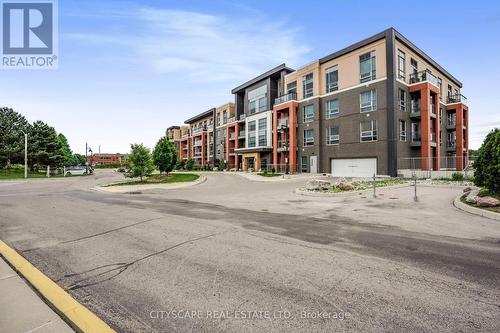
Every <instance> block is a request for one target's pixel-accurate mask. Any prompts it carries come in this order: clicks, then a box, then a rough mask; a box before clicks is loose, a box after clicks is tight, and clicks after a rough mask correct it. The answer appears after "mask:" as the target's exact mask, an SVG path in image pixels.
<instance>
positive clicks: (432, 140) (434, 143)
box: [431, 132, 437, 147]
mask: <svg viewBox="0 0 500 333" xmlns="http://www.w3.org/2000/svg"><path fill="white" fill-rule="evenodd" d="M436 146H437V143H436V132H431V147H436Z"/></svg>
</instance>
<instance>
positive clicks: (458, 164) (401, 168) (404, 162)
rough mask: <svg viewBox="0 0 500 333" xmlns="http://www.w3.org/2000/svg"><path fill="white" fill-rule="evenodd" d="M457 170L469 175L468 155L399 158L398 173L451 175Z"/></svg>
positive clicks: (428, 175)
mask: <svg viewBox="0 0 500 333" xmlns="http://www.w3.org/2000/svg"><path fill="white" fill-rule="evenodd" d="M455 172H460V173H463V174H464V175H465V176H468V175H469V174H470V173H471V171H470V163H469V159H468V156H441V157H425V158H424V157H402V158H399V159H398V175H402V176H403V177H412V176H413V175H414V174H416V175H417V177H419V178H440V177H445V178H448V177H451V175H452V174H453V173H455Z"/></svg>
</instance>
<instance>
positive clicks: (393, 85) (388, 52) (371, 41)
mask: <svg viewBox="0 0 500 333" xmlns="http://www.w3.org/2000/svg"><path fill="white" fill-rule="evenodd" d="M283 85H284V94H283V95H281V96H278V97H277V98H276V100H275V102H274V107H273V125H274V128H273V164H274V165H275V167H276V168H278V166H279V165H281V164H283V163H287V164H289V170H290V171H291V172H296V171H301V172H311V173H317V172H321V173H332V174H333V175H335V176H371V175H373V174H377V175H390V176H396V175H397V174H398V170H399V171H403V170H405V169H422V170H431V169H432V170H440V169H442V168H454V169H457V170H462V169H463V167H464V163H465V161H466V160H467V148H468V107H467V105H466V98H465V97H464V96H463V95H461V93H460V89H461V88H462V84H461V82H460V81H458V80H457V79H456V78H455V77H453V76H452V75H451V74H450V73H448V72H447V71H446V70H445V69H444V68H443V67H441V66H440V65H439V64H437V63H436V62H435V61H434V60H433V59H431V58H430V57H429V56H428V55H427V54H425V53H424V52H423V51H421V50H420V49H419V48H418V47H416V46H415V45H414V44H413V43H411V42H410V41H409V40H408V39H406V38H405V37H404V36H402V35H401V34H400V33H399V32H397V31H396V30H395V29H393V28H390V29H387V30H385V31H383V32H381V33H379V34H376V35H374V36H371V37H369V38H367V39H365V40H362V41H360V42H358V43H355V44H353V45H351V46H348V47H346V48H344V49H342V50H340V51H337V52H334V53H332V54H330V55H327V56H325V57H323V58H321V59H318V60H316V61H314V62H312V63H310V64H308V65H307V66H304V67H302V68H300V69H298V70H296V71H293V72H291V73H289V74H287V75H286V76H285V77H284V81H283ZM444 89H446V91H443V90H444ZM444 117H445V118H446V120H444Z"/></svg>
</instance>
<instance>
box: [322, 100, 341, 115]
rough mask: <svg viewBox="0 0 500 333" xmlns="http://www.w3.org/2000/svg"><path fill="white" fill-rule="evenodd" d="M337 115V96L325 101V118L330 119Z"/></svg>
mask: <svg viewBox="0 0 500 333" xmlns="http://www.w3.org/2000/svg"><path fill="white" fill-rule="evenodd" d="M338 115H339V100H338V98H336V99H332V100H331V101H328V102H326V112H325V119H332V118H335V117H337V116H338Z"/></svg>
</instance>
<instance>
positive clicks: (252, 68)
mask: <svg viewBox="0 0 500 333" xmlns="http://www.w3.org/2000/svg"><path fill="white" fill-rule="evenodd" d="M97 17H98V16H97ZM115 17H121V18H122V19H125V20H127V21H129V22H130V23H131V25H132V26H133V29H127V30H129V31H130V30H132V33H131V34H132V35H130V34H129V35H126V36H124V35H123V34H122V33H120V32H116V33H113V32H99V33H96V32H91V33H87V32H78V33H67V34H65V37H66V38H69V39H72V40H77V41H84V42H88V43H98V44H103V45H110V44H114V45H115V46H118V47H126V48H127V49H129V50H130V52H131V54H129V55H127V56H126V57H124V60H129V61H130V60H131V59H135V60H134V62H135V63H140V64H146V65H148V66H149V69H150V70H152V71H154V72H156V73H159V74H174V75H177V74H179V75H183V78H186V79H192V80H196V81H200V80H202V81H205V82H206V81H208V82H214V81H225V80H230V81H246V80H247V79H250V78H251V77H253V76H255V75H256V74H259V73H260V72H262V71H266V70H268V69H270V68H271V67H273V66H276V65H278V64H280V63H283V62H286V63H287V64H289V65H291V66H294V65H299V64H302V63H303V62H304V59H303V57H304V55H305V54H306V53H308V52H309V48H308V47H307V46H305V45H303V44H302V43H301V42H300V41H299V40H298V39H299V37H298V34H299V30H298V29H296V28H289V27H287V25H286V23H284V22H277V21H276V19H275V18H269V17H265V16H262V15H254V16H253V18H250V19H248V18H242V17H229V16H224V15H212V14H205V13H199V12H194V11H184V10H171V9H156V8H138V9H137V10H134V11H133V12H129V13H128V15H124V13H123V12H120V15H115ZM103 18H104V17H103ZM121 23H123V22H121ZM108 31H109V30H108ZM134 31H135V32H134Z"/></svg>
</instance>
